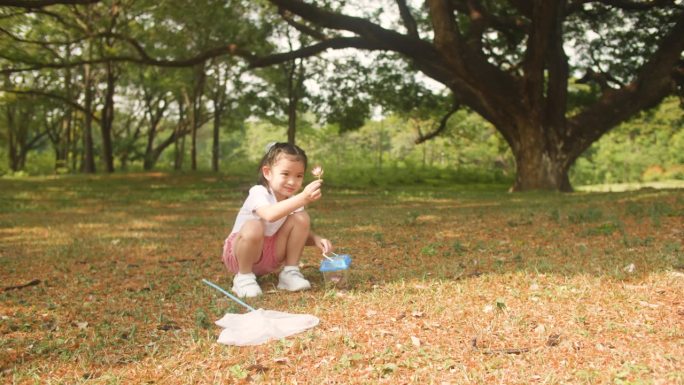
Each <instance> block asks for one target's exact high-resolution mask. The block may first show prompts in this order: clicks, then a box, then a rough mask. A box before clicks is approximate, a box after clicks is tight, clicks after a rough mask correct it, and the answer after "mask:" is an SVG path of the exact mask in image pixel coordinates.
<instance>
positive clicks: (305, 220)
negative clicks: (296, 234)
mask: <svg viewBox="0 0 684 385" xmlns="http://www.w3.org/2000/svg"><path fill="white" fill-rule="evenodd" d="M290 220H291V221H293V222H294V226H295V227H297V228H300V229H301V228H306V229H308V228H309V226H310V225H311V218H310V217H309V213H307V212H306V211H300V212H298V213H294V214H292V215H290V217H289V218H288V221H290Z"/></svg>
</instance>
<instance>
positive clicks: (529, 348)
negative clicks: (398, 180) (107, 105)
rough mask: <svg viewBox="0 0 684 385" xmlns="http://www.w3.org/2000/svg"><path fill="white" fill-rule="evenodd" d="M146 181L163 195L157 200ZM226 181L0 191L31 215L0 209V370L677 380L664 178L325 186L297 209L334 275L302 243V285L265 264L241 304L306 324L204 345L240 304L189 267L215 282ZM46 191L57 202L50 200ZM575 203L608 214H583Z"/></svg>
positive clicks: (675, 241) (122, 375)
mask: <svg viewBox="0 0 684 385" xmlns="http://www.w3.org/2000/svg"><path fill="white" fill-rule="evenodd" d="M0 183H5V182H0ZM150 184H154V185H155V186H166V187H168V189H165V191H166V192H167V193H168V195H167V196H165V197H164V199H163V200H158V201H155V200H154V199H152V198H151V197H150V196H149V195H148V194H151V191H154V189H150V188H149V186H150ZM237 184H238V182H236V181H233V180H221V179H220V178H219V179H216V178H214V179H212V180H211V181H203V180H200V178H199V177H192V176H181V177H177V176H156V177H155V178H154V179H150V180H146V179H144V178H137V177H136V178H133V177H131V178H130V179H126V178H125V177H122V179H118V180H117V181H116V182H112V181H107V180H97V181H90V184H89V186H90V188H91V192H94V193H95V196H94V197H89V196H88V192H86V191H82V190H81V187H79V181H78V180H73V181H69V180H66V179H46V180H40V181H39V185H40V186H43V187H49V188H41V189H36V188H35V182H34V183H33V184H30V183H26V184H21V183H14V184H12V185H8V186H2V187H3V191H8V193H9V194H10V195H9V196H29V197H30V199H31V200H32V201H33V202H34V203H35V204H40V205H41V207H44V210H45V211H36V210H28V209H27V210H19V211H14V212H11V213H4V212H2V213H0V224H1V226H2V227H0V274H1V275H0V281H2V287H3V288H11V289H8V290H3V291H2V292H1V293H0V334H1V335H2V343H0V378H1V379H2V380H3V381H4V382H11V383H19V384H21V383H34V382H35V380H36V379H41V380H42V381H41V382H49V381H53V382H67V383H79V382H83V381H84V380H87V381H88V383H110V382H121V383H164V384H185V383H235V382H242V383H295V382H296V383H312V384H313V383H316V384H318V383H454V384H455V383H492V382H497V383H510V384H516V383H518V384H527V383H535V384H536V383H548V384H555V383H639V382H651V383H662V384H669V383H684V373H683V372H682V371H681V369H680V368H681V367H682V365H683V364H684V363H683V362H682V358H681V357H684V301H683V300H682V295H681V294H682V293H683V292H684V275H683V274H682V273H681V271H679V270H677V266H681V265H683V264H684V255H683V251H682V250H683V249H684V247H682V237H681V236H682V231H681V229H683V228H684V219H683V217H682V213H684V193H683V192H682V191H680V190H668V191H662V192H652V191H650V192H648V193H645V192H644V193H640V192H630V193H614V194H611V195H606V194H571V195H563V196H555V195H552V196H538V195H525V194H520V195H508V194H505V193H503V192H502V193H494V194H491V195H489V196H486V195H485V196H483V195H482V194H477V193H472V194H470V193H467V191H466V192H458V193H454V192H453V191H452V189H449V188H439V189H435V190H433V191H431V197H428V198H426V197H424V196H420V194H419V193H416V195H410V194H407V193H406V192H402V191H398V190H397V191H392V190H369V191H358V192H356V193H355V194H353V195H349V194H341V193H340V194H336V193H335V192H334V191H330V192H328V193H326V197H325V199H326V202H325V206H324V207H321V208H318V207H317V206H315V205H314V206H312V207H311V208H309V210H310V212H311V215H312V218H314V224H315V226H316V228H317V232H319V233H321V234H325V235H326V236H327V237H330V238H331V239H333V240H334V242H335V244H336V245H337V247H338V248H339V249H341V251H343V252H347V253H349V254H351V255H353V256H354V258H355V266H354V268H353V270H352V276H351V281H352V288H351V289H350V290H348V291H334V290H326V289H325V287H324V286H323V281H322V278H321V277H320V276H319V274H318V272H317V271H316V266H317V264H318V262H319V258H320V257H319V256H318V255H317V254H316V253H315V251H314V250H307V251H306V254H305V256H304V264H303V266H304V268H303V270H304V273H305V274H306V275H307V276H308V277H309V278H311V280H312V283H313V285H314V288H313V290H311V291H308V292H304V293H295V294H292V293H283V292H280V291H277V290H274V287H275V283H276V279H277V278H274V277H264V278H263V279H261V280H260V283H261V285H262V287H263V288H264V289H265V292H266V293H267V294H266V295H265V296H263V297H262V298H258V299H255V300H254V303H253V304H252V305H254V306H258V307H264V308H270V309H277V310H282V311H288V312H296V313H310V314H314V315H315V316H317V317H319V318H320V319H321V325H320V326H319V327H317V328H315V329H313V330H312V331H309V332H307V333H303V334H301V335H298V336H296V337H293V338H288V339H286V340H282V341H274V342H271V343H268V344H265V345H262V346H258V347H254V348H236V347H226V346H221V345H218V344H216V342H215V340H216V336H217V333H218V329H217V328H216V327H215V326H214V325H213V321H215V320H216V319H218V318H220V316H222V315H223V314H224V313H225V312H228V311H231V312H237V311H240V310H239V309H238V308H237V307H234V306H233V305H232V304H231V303H230V302H227V301H225V300H224V299H222V298H220V297H219V296H216V295H215V294H214V293H213V292H212V291H210V290H206V289H204V288H203V287H202V285H201V284H200V280H201V279H202V278H207V279H210V280H212V281H215V282H218V283H220V284H222V285H223V286H225V287H229V285H230V277H229V276H228V275H227V274H226V273H225V271H224V270H223V268H222V266H221V264H220V258H219V255H220V246H221V243H222V239H223V237H225V232H226V231H227V230H228V228H229V227H230V225H231V223H230V222H231V220H232V217H233V212H234V210H236V207H237V206H238V205H239V200H240V199H241V197H240V196H238V195H236V194H234V193H233V192H234V190H235V186H236V185H237ZM5 187H6V188H5ZM197 189H201V190H203V191H205V192H204V193H203V194H192V192H193V191H195V190H197ZM59 191H64V192H65V195H64V196H65V197H68V198H69V199H70V202H69V204H65V203H64V202H63V201H61V202H60V201H59V200H56V199H54V198H55V196H54V195H53V194H57V193H58V192H59ZM66 192H69V194H66ZM105 192H106V193H105ZM21 193H24V195H22V194H21ZM126 194H129V195H130V194H132V195H133V196H132V197H131V196H126ZM188 196H190V197H192V198H187V197H188ZM198 197H199V198H198ZM17 199H18V198H17ZM198 199H199V201H198ZM140 202H145V203H144V204H142V205H141V204H140ZM634 205H642V206H643V207H645V208H648V207H651V206H654V205H659V206H662V205H665V206H667V207H669V208H670V209H669V210H667V211H666V212H667V215H662V216H661V217H658V218H653V217H652V216H649V215H646V214H644V216H642V217H638V216H635V214H634V213H635V212H636V213H639V212H644V213H648V212H649V211H648V210H647V209H644V210H641V211H635V210H633V207H634ZM592 207H601V212H602V213H603V215H602V216H601V217H602V218H604V219H605V218H609V217H610V218H612V219H611V220H612V221H613V222H614V224H613V225H610V226H601V227H597V223H596V222H594V218H596V217H597V215H596V214H595V212H596V209H591V208H592ZM406 212H408V213H409V214H407V216H406V217H402V215H403V214H401V213H406ZM89 213H97V215H92V214H89ZM559 213H560V214H559ZM46 214H47V215H46ZM17 228H23V229H33V230H31V231H27V232H24V231H19V232H17V231H16V229H17ZM677 229H679V230H677ZM27 261H31V263H27ZM32 282H37V283H35V284H31V285H27V283H32Z"/></svg>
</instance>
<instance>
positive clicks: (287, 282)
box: [278, 266, 311, 291]
mask: <svg viewBox="0 0 684 385" xmlns="http://www.w3.org/2000/svg"><path fill="white" fill-rule="evenodd" d="M278 289H281V290H287V291H299V290H307V289H311V283H310V282H309V281H307V280H306V278H304V275H302V272H301V271H299V268H298V267H297V266H285V268H283V271H281V272H280V275H278Z"/></svg>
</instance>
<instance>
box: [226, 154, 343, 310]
mask: <svg viewBox="0 0 684 385" xmlns="http://www.w3.org/2000/svg"><path fill="white" fill-rule="evenodd" d="M306 166H307V158H306V154H305V153H304V151H303V150H302V149H301V148H299V147H297V146H295V145H293V144H289V143H272V144H270V145H269V146H267V148H266V154H265V155H264V157H263V158H262V159H261V163H260V165H259V184H258V185H256V186H253V187H252V188H251V189H250V190H249V196H248V197H247V199H246V200H245V203H244V204H243V205H242V208H241V209H240V212H239V213H238V215H237V218H236V220H235V225H234V226H233V230H232V231H231V234H230V236H228V239H226V241H225V243H224V246H223V262H224V264H225V265H226V267H227V268H228V270H230V271H231V272H233V273H235V277H234V278H233V291H234V292H235V293H236V294H237V295H238V296H239V297H255V296H258V295H261V294H262V292H261V288H260V287H259V284H258V283H257V281H256V275H264V274H268V273H271V272H274V271H276V270H277V269H278V268H279V267H280V266H281V265H284V267H283V269H282V271H281V272H280V274H279V276H278V289H284V290H289V291H298V290H306V289H309V288H311V284H310V283H309V281H307V280H306V278H304V276H303V275H302V273H301V272H300V271H299V267H298V265H299V259H300V258H301V255H302V251H303V250H304V246H305V245H315V246H317V247H318V248H320V249H321V250H322V251H323V253H328V252H331V251H332V250H333V246H332V243H331V242H330V241H329V240H327V239H325V238H321V237H319V236H318V235H316V234H314V233H313V232H312V231H311V229H310V219H309V214H307V213H306V211H304V206H306V205H307V204H309V203H312V202H315V201H317V200H319V199H320V198H321V184H322V183H323V181H322V180H320V179H319V180H315V181H313V182H311V183H309V184H308V185H307V186H306V187H304V190H303V191H302V192H300V193H298V194H297V191H299V189H300V188H301V187H302V182H303V181H304V172H305V171H306Z"/></svg>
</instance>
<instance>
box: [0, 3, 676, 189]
mask: <svg viewBox="0 0 684 385" xmlns="http://www.w3.org/2000/svg"><path fill="white" fill-rule="evenodd" d="M0 6H2V8H0V10H1V11H2V14H1V15H0V51H1V53H0V72H1V73H2V74H4V83H3V84H4V87H3V89H4V90H5V92H9V93H11V94H13V95H25V96H26V97H28V96H31V97H39V98H46V97H47V98H50V99H51V100H53V101H61V102H62V103H63V106H64V107H65V109H64V111H62V112H63V114H62V117H61V118H60V119H61V120H60V119H57V120H60V123H59V124H56V125H53V126H54V127H57V128H53V129H51V131H50V130H48V131H50V132H52V133H53V134H52V135H50V138H51V140H52V141H53V142H54V143H56V146H57V147H59V146H61V147H64V148H66V147H70V146H71V147H72V148H76V147H74V145H75V143H77V142H78V141H81V140H82V141H83V148H84V154H85V156H84V158H83V160H84V161H85V164H86V167H85V170H88V169H90V168H91V167H92V166H88V164H90V163H92V158H93V154H92V151H93V150H92V148H93V144H92V142H93V139H92V132H91V131H92V128H91V125H92V123H96V124H99V125H100V126H101V142H102V147H103V155H102V158H103V159H105V163H106V164H107V165H108V166H107V168H108V169H111V164H112V158H113V156H114V154H113V152H115V147H116V148H118V149H119V150H121V149H122V147H121V146H120V145H119V146H116V145H114V144H112V143H110V142H111V137H112V135H119V136H120V135H122V132H124V133H127V134H126V135H130V138H129V139H130V140H128V141H125V142H126V143H134V142H135V141H136V140H139V138H143V137H145V136H146V137H147V142H148V143H147V149H146V150H145V151H144V154H142V153H141V151H142V150H140V149H139V148H138V149H137V150H135V147H130V148H129V147H126V146H124V147H126V148H129V150H135V151H137V152H138V155H135V156H139V157H144V158H145V159H146V164H149V165H153V164H154V162H155V159H157V158H158V156H159V154H160V151H163V149H164V148H166V147H168V146H169V145H173V146H175V147H176V149H177V150H179V151H180V150H181V149H182V148H183V146H184V140H185V139H184V138H185V136H186V135H190V137H191V139H192V142H191V148H192V149H193V151H192V154H193V155H192V162H193V165H194V164H195V152H194V148H195V136H196V132H197V129H198V128H199V127H200V126H201V125H202V124H204V123H205V122H207V121H208V120H209V119H210V118H211V117H215V118H216V117H218V120H216V119H215V120H214V125H215V127H219V126H220V125H221V124H222V123H221V119H220V117H221V116H222V114H225V113H226V112H225V111H226V110H225V108H222V107H223V106H225V104H224V103H226V102H225V100H224V99H222V98H217V96H216V95H218V94H217V90H219V91H220V90H221V89H222V90H224V91H225V92H228V91H227V90H229V89H232V90H234V91H236V92H237V91H239V93H242V94H244V95H248V94H251V96H250V97H249V98H250V100H252V101H253V102H252V103H254V101H255V100H256V101H259V100H261V101H267V99H265V98H264V97H263V96H264V92H270V93H269V95H270V96H269V97H271V100H272V103H270V104H269V103H258V105H261V106H264V107H266V108H267V109H268V108H270V109H274V108H278V109H281V110H282V111H286V112H287V114H288V116H289V120H288V125H289V133H290V134H289V135H290V137H291V138H292V140H294V132H293V129H294V126H295V122H294V118H295V117H296V116H297V111H298V110H299V109H306V108H311V109H312V110H313V111H316V112H318V113H320V114H322V115H323V116H324V117H325V118H327V119H328V120H329V121H330V122H336V123H338V124H339V125H340V127H341V128H342V129H343V130H349V129H353V128H355V127H358V126H359V125H360V124H361V123H362V122H363V119H364V118H366V117H368V116H369V114H370V112H371V111H372V108H373V106H375V105H379V106H382V108H383V110H384V111H386V112H396V113H399V114H405V116H407V117H410V116H413V117H416V118H418V117H422V116H425V114H427V115H429V116H431V118H432V119H433V120H434V121H435V122H436V124H435V125H434V126H433V128H432V129H430V130H429V131H427V132H422V131H420V132H419V136H418V138H417V139H416V140H417V141H419V142H420V141H424V140H428V139H430V138H432V137H434V136H436V135H439V134H440V133H441V132H442V131H443V129H444V128H445V127H446V126H447V123H448V121H449V120H450V119H453V117H455V116H460V115H458V114H455V112H456V111H457V110H458V109H460V108H467V109H468V110H470V111H474V112H476V113H477V114H479V115H481V116H482V117H483V118H485V119H486V120H487V121H489V122H490V123H491V124H493V125H494V127H496V129H497V130H498V131H499V133H500V134H501V135H502V136H503V138H504V139H505V140H506V142H507V144H508V146H509V147H510V148H511V150H512V152H513V155H514V158H515V163H516V182H515V185H514V186H513V187H514V189H515V190H529V189H547V190H563V191H566V190H570V189H571V186H570V183H569V179H568V171H569V169H570V167H571V166H572V165H573V164H574V162H575V160H576V159H577V158H578V157H579V156H580V155H581V154H582V153H583V152H584V151H585V150H587V149H588V148H589V147H590V146H591V145H592V143H594V142H596V141H597V140H598V139H599V138H601V137H602V136H603V135H604V134H605V133H607V132H608V131H610V130H611V129H612V128H613V127H616V126H617V125H618V124H620V123H622V122H624V121H626V120H628V119H630V118H632V117H634V116H636V115H637V114H638V113H639V112H640V111H643V110H647V109H649V108H652V107H654V106H656V105H658V104H659V103H660V102H661V101H662V100H663V99H664V98H665V97H666V96H668V95H673V94H679V95H680V97H681V95H682V92H683V84H684V64H683V63H684V60H683V59H682V51H683V49H684V39H682V38H681V36H684V5H682V4H681V1H678V0H654V1H650V2H640V1H631V0H598V1H588V0H563V1H545V0H510V1H490V0H475V1H472V0H469V1H465V0H426V1H424V2H409V1H406V0H396V1H389V0H383V1H377V2H367V1H356V2H350V1H331V2H325V3H320V2H311V1H309V2H305V1H301V0H269V1H267V2H246V1H241V0H232V1H228V2H217V1H215V0H202V1H199V2H192V3H190V2H182V1H181V2H173V3H167V2H153V1H149V0H141V1H131V0H102V1H88V0H71V1H70V0H63V1H38V0H36V1H29V0H27V1H2V2H0ZM285 36H286V37H287V39H286V40H287V41H289V43H286V42H284V41H285V40H283V39H284V37H285ZM350 48H351V49H355V50H358V51H362V52H364V51H365V52H373V54H372V55H371V54H366V55H362V58H364V59H366V60H365V63H362V62H363V61H364V60H361V61H360V62H353V61H344V62H343V61H340V60H337V59H336V58H335V57H332V58H330V60H331V62H332V63H333V67H332V68H333V69H332V70H331V67H330V66H326V65H323V64H322V63H321V62H320V61H316V62H312V63H308V61H309V60H311V59H309V58H312V57H314V56H320V55H321V54H322V53H324V52H326V51H330V50H338V49H350ZM304 59H307V60H304ZM239 62H242V63H244V65H242V66H241V68H245V66H246V67H247V68H249V69H252V70H255V69H257V68H264V67H270V66H274V65H280V64H283V65H284V67H282V69H283V71H285V72H283V73H281V74H280V75H278V72H277V71H276V72H273V71H262V72H261V73H260V72H258V71H253V74H254V75H255V76H256V77H261V78H262V79H263V81H265V82H266V83H267V84H271V85H273V87H271V88H269V87H262V86H258V87H256V88H255V87H250V86H246V84H249V83H252V84H256V83H254V82H252V81H250V80H247V81H246V82H245V78H244V77H243V74H244V73H245V72H244V70H239V71H238V70H234V71H232V72H230V74H231V75H230V78H229V79H228V80H229V83H231V84H240V86H239V87H237V88H236V87H233V86H228V83H227V82H226V79H225V78H218V77H217V76H218V74H220V73H223V74H227V72H225V70H226V68H227V67H226V66H228V67H235V66H240V65H239V64H238V63H239ZM307 63H308V64H307ZM311 64H314V66H313V67H306V66H307V65H311ZM145 67H159V68H169V69H173V68H176V69H178V70H176V71H175V72H174V71H165V72H164V73H163V75H162V78H163V80H162V79H161V78H158V79H157V80H156V81H155V80H152V83H150V81H149V80H145V81H144V82H141V81H142V80H143V79H149V76H150V75H151V74H152V73H153V72H150V71H147V70H145V69H144V68H145ZM221 68H223V69H222V70H221ZM235 68H238V67H235ZM172 74H173V75H172ZM417 74H422V75H423V76H427V77H429V78H432V79H433V80H435V81H437V82H438V83H441V84H442V85H443V86H444V89H445V90H447V91H448V92H447V93H446V94H445V93H444V92H443V90H435V89H432V88H430V87H426V86H425V85H424V84H422V83H421V82H419V81H417V80H416V75H417ZM254 75H253V77H252V79H251V80H254V79H256V77H254ZM174 77H176V80H171V79H172V78H174ZM150 80H151V79H150ZM306 80H313V81H316V82H318V87H319V88H323V89H325V90H326V92H325V93H324V94H323V95H322V96H321V95H319V96H316V95H309V94H307V93H306V87H305V86H304V85H305V84H306ZM158 81H162V83H161V84H160V85H165V86H161V87H160V85H155V84H153V83H155V82H158ZM581 84H587V85H589V86H590V87H589V92H587V91H586V90H587V88H586V87H580V86H579V85H581ZM217 86H220V88H216V87H217ZM209 88H211V91H210V90H209ZM155 89H156V90H155ZM267 90H272V91H267ZM274 92H279V93H281V95H282V96H274V94H273V93H274ZM210 94H211V95H212V96H211V97H210ZM134 95H143V97H142V98H141V99H138V100H144V101H146V102H145V103H146V104H145V105H146V107H145V108H144V110H145V111H146V112H145V113H144V116H145V117H146V121H145V122H143V121H142V120H138V121H139V122H140V124H141V125H143V126H147V129H146V130H144V131H146V133H147V135H143V134H142V131H141V130H140V129H137V130H136V129H133V127H134V125H136V124H137V123H134V122H132V121H131V122H128V123H127V124H129V125H128V126H127V127H128V128H127V129H126V130H124V131H119V132H117V131H116V130H117V127H118V125H117V124H115V123H113V122H114V120H115V117H116V116H117V111H121V109H122V108H124V107H125V106H124V105H122V103H120V102H117V98H116V96H125V97H126V98H130V97H133V98H134V100H135V96H134ZM259 95H260V96H259ZM209 99H211V100H213V103H211V104H212V105H214V106H215V107H217V108H215V109H214V110H213V111H210V110H207V108H206V105H207V103H206V101H207V100H209ZM238 99H239V98H238ZM238 99H235V98H234V100H238ZM9 100H10V99H7V101H9ZM129 104H130V103H129ZM169 104H172V105H174V107H173V108H166V107H163V106H168V105H169ZM269 105H270V106H271V107H268V106H269ZM7 106H8V107H9V106H12V108H14V110H12V111H10V110H7V111H8V112H7V114H6V117H8V118H9V117H10V116H12V117H15V118H16V117H19V116H20V115H21V114H20V113H26V112H27V111H28V108H29V107H30V103H29V104H16V103H15V104H7ZM276 106H281V107H276ZM129 107H131V106H129ZM138 107H139V108H141V110H143V108H142V106H138ZM138 107H135V108H138ZM161 107H163V108H161ZM126 108H128V107H126ZM131 108H134V107H131ZM247 109H248V110H249V109H250V108H249V107H248V108H247ZM258 112H259V110H258V109H252V113H258ZM261 113H263V114H265V115H272V114H273V112H271V111H263V110H262V112H261ZM159 114H160V115H159ZM29 115H30V114H29ZM172 115H174V116H175V119H176V123H169V118H171V117H172ZM165 116H166V117H167V118H165V119H162V118H163V117H165ZM237 116H245V115H244V114H243V113H240V114H237V115H236V117H237ZM14 121H17V120H16V119H15V120H14ZM162 122H166V123H164V124H163V125H161V126H160V125H159V124H160V123H162ZM34 124H35V123H34ZM172 125H175V128H171V127H170V126H172ZM21 127H22V126H21V125H18V124H14V126H13V128H11V129H12V130H15V131H13V132H12V135H13V136H12V138H14V139H17V138H23V139H21V140H19V139H17V140H15V141H14V142H11V143H14V145H13V146H14V147H13V148H14V150H13V151H14V153H16V154H17V159H16V160H17V162H18V163H21V153H22V152H25V151H28V150H29V149H30V148H32V146H35V145H36V143H37V142H36V141H32V140H29V139H28V138H29V137H31V135H28V133H27V132H23V131H26V129H23V128H21ZM26 127H28V126H26ZM164 127H166V128H165V129H166V130H167V132H169V133H170V135H169V136H167V137H166V139H164V140H162V138H160V137H159V135H158V132H159V131H158V130H161V129H164ZM22 130H23V131H22ZM216 130H217V128H215V131H216ZM45 132H47V131H45ZM216 132H218V131H216ZM56 133H61V134H60V135H56ZM19 134H21V135H19ZM37 134H38V133H37ZM37 134H36V135H34V136H33V137H41V138H44V137H45V136H44V135H42V136H41V135H37ZM63 138H71V139H70V140H68V142H69V143H66V144H64V143H63V144H59V143H57V142H59V141H61V140H62V141H63V140H64V139H63ZM136 138H138V139H136ZM215 139H216V140H215V141H216V142H218V140H219V138H218V135H217V134H215ZM215 146H216V144H215ZM155 147H156V148H155ZM65 151H66V150H65ZM122 151H123V150H122ZM127 151H128V150H126V151H124V153H126V154H128V152H127ZM10 152H12V151H10ZM67 152H68V151H67ZM126 156H128V155H126ZM215 157H217V154H215ZM180 161H181V159H177V162H180ZM110 171H111V170H110Z"/></svg>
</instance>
